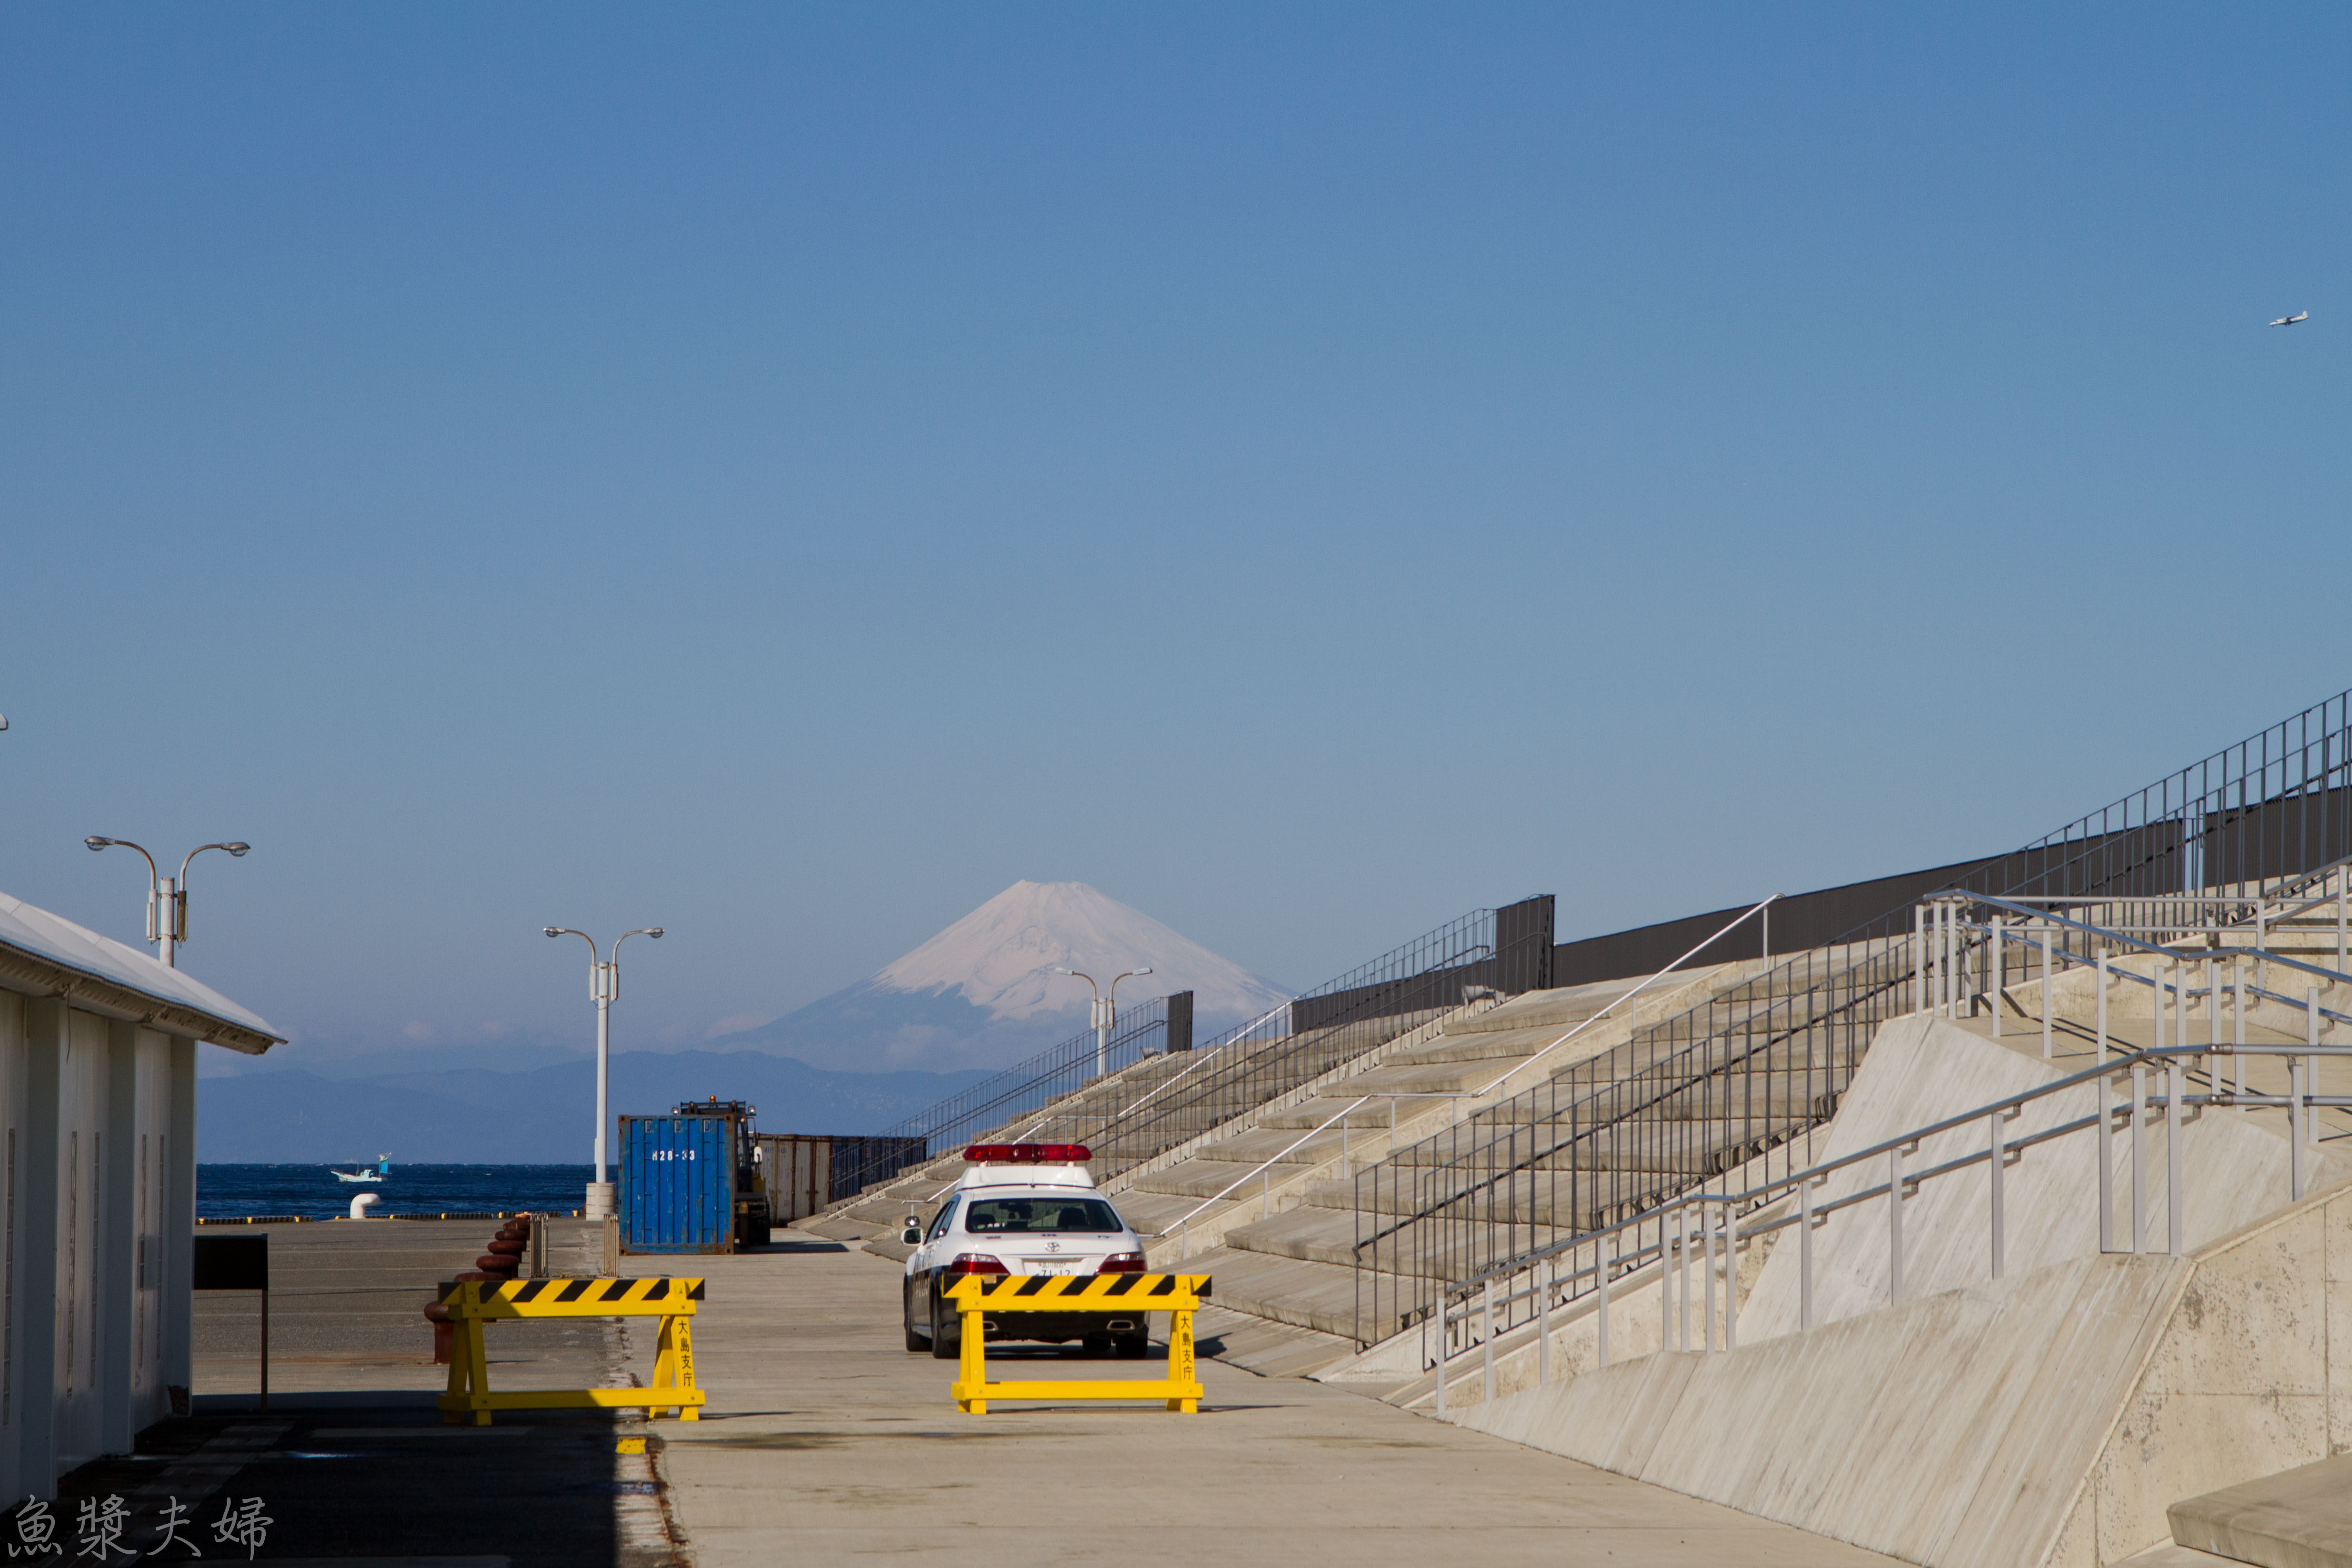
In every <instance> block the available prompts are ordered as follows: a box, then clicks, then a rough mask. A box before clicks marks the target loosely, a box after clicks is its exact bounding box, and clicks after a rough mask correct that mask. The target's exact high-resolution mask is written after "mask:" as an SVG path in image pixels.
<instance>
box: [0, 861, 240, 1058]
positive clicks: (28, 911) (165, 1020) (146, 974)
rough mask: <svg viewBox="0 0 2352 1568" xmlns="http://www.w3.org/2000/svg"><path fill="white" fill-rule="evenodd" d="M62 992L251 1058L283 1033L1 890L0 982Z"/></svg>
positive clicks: (92, 1007) (85, 1004)
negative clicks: (208, 1041)
mask: <svg viewBox="0 0 2352 1568" xmlns="http://www.w3.org/2000/svg"><path fill="white" fill-rule="evenodd" d="M25 984H29V985H32V986H35V987H37V988H39V989H41V990H43V991H45V992H57V991H62V992H64V993H65V994H66V995H68V996H69V997H70V998H72V999H73V1002H74V1005H75V1006H77V1007H79V1008H84V1009H88V1010H89V1011H92V1012H99V1013H104V1014H107V1015H110V1016H111V1017H116V1018H127V1019H139V1020H141V1021H142V1022H146V1023H151V1024H152V1025H153V1026H154V1027H155V1028H157V1029H160V1030H164V1031H166V1032H167V1033H171V1034H182V1035H187V1036H190V1037H192V1038H194V1039H197V1040H211V1041H213V1042H214V1043H215V1044H217V1045H225V1046H226V1047H228V1048H229V1049H230V1050H231V1051H244V1052H245V1053H246V1054H247V1055H248V1056H258V1055H260V1054H261V1053H262V1052H263V1051H268V1049H269V1048H270V1047H271V1046H273V1045H283V1044H285V1043H286V1037H285V1036H284V1035H282V1034H280V1033H278V1031H277V1030H274V1029H272V1028H270V1027H269V1025H268V1022H267V1021H266V1020H265V1019H262V1017H261V1016H260V1015H259V1014H258V1013H255V1012H252V1011H249V1010H248V1009H245V1008H241V1007H239V1006H237V1005H236V1003H235V1002H233V1001H230V1000H229V999H228V998H226V997H225V996H222V995H221V994H220V993H219V992H218V991H215V990H214V989H213V988H211V987H210V986H207V985H205V983H204V982H203V981H202V980H198V979H195V978H193V977H190V976H188V975H185V974H183V973H181V972H180V971H179V970H177V969H173V968H167V967H164V966H163V964H161V963H158V962H157V961H156V960H154V959H153V958H151V957H149V956H147V955H146V954H144V953H142V952H141V951H139V950H138V949H137V948H136V947H131V946H125V945H124V944H122V943H121V942H117V941H115V940H114V939H113V938H112V937H110V936H100V935H99V934H98V933H97V932H95V931H91V930H89V929H87V928H85V927H83V926H79V925H75V924H74V923H73V922H72V921H70V920H67V919H65V918H63V917H62V916H59V915H52V914H50V913H49V912H48V911H47V910H46V909H37V908H36V907H34V906H33V905H32V904H26V903H24V902H22V901H21V900H18V899H14V898H11V897H9V896H8V895H7V894H5V893H0V986H5V987H7V988H9V989H16V988H18V987H19V986H20V985H25Z"/></svg>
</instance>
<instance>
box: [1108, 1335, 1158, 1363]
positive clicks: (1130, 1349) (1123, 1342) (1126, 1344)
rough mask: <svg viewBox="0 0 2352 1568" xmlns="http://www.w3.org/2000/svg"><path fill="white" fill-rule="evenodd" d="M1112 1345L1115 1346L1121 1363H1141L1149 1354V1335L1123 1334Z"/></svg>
mask: <svg viewBox="0 0 2352 1568" xmlns="http://www.w3.org/2000/svg"><path fill="white" fill-rule="evenodd" d="M1112 1343H1113V1344H1115V1345H1116V1346H1117V1348H1118V1358H1119V1360H1121V1361H1141V1360H1142V1359H1143V1358H1144V1357H1145V1356H1147V1355H1150V1354H1151V1338H1150V1335H1149V1334H1139V1333H1123V1334H1121V1335H1119V1336H1118V1339H1117V1340H1115V1341H1113V1342H1112Z"/></svg>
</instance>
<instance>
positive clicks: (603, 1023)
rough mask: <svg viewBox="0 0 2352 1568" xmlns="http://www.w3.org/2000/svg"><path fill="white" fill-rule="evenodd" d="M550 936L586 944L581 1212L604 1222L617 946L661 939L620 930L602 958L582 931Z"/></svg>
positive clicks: (654, 933) (563, 928) (647, 929)
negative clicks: (589, 1147) (590, 1125)
mask: <svg viewBox="0 0 2352 1568" xmlns="http://www.w3.org/2000/svg"><path fill="white" fill-rule="evenodd" d="M541 929H542V930H544V931H545V932H546V933H547V935H548V936H577V937H579V938H580V940H582V941H583V942H585V943H587V944H588V998H589V999H590V1000H591V1001H593V1002H594V1003H595V1004H596V1166H595V1169H594V1171H593V1173H592V1174H591V1176H590V1177H589V1181H588V1194H587V1202H586V1205H585V1209H586V1213H587V1217H588V1218H591V1219H604V1218H609V1217H610V1216H611V1214H612V1212H613V1184H612V1183H611V1182H609V1181H607V1180H605V1179H604V1178H605V1176H606V1175H607V1174H608V1172H607V1169H606V1166H605V1164H604V1126H605V1124H606V1121H607V1120H608V1117H607V1113H606V1109H605V1108H606V1106H607V1105H608V1104H609V1103H611V1099H612V1085H613V998H615V997H617V996H619V995H620V994H621V944H622V943H624V942H626V941H627V940H628V939H629V938H630V937H632V936H650V937H652V938H654V940H656V942H658V941H659V940H661V934H662V928H661V927H660V926H658V925H645V926H640V927H639V928H637V929H636V930H635V931H624V932H622V933H621V934H620V935H619V936H615V937H614V938H613V956H611V957H610V958H606V957H605V956H604V955H603V954H601V953H599V952H598V951H597V950H596V938H594V937H593V936H589V935H588V933H586V932H585V931H574V930H573V929H572V927H571V926H569V925H548V926H543V927H541Z"/></svg>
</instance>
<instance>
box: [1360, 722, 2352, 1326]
mask: <svg viewBox="0 0 2352 1568" xmlns="http://www.w3.org/2000/svg"><path fill="white" fill-rule="evenodd" d="M2347 720H2352V693H2346V694H2342V695H2337V696H2335V697H2331V698H2329V699H2328V700H2327V701H2326V702H2325V703H2322V704H2319V705H2316V706H2313V707H2311V708H2308V709H2305V711H2304V712H2302V713H2300V714H2297V715H2295V716H2294V717H2292V718H2289V719H2287V720H2285V721H2284V722H2282V723H2280V724H2276V725H2273V726H2271V727H2269V728H2267V729H2265V730H2263V731H2262V732H2261V733H2259V734H2257V735H2254V736H2252V737H2249V738H2247V739H2246V740H2243V741H2241V742H2240V743H2238V744H2237V745H2235V746H2232V747H2227V748H2225V749H2224V750H2222V751H2220V752H2217V753H2215V754H2214V755H2213V756H2211V757H2209V758H2205V759H2203V760H2202V761H2200V762H2197V763H2194V764H2192V765H2190V766H2189V767H2188V768H2182V769H2180V770H2179V772H2177V773H2174V774H2171V775H2169V776H2168V777H2167V778H2165V779H2159V780H2158V781H2157V782H2156V783H2154V784H2151V785H2149V786H2148V787H2147V789H2141V790H2138V791H2137V792H2135V793H2133V794H2131V795H2127V796H2126V797H2124V798H2123V799H2122V800H2117V801H2116V802H2115V803H2114V804H2112V805H2110V806H2107V807H2105V808H2104V809H2103V810H2098V811H2095V812H2092V813H2090V814H2088V815H2086V816H2084V817H2083V818H2081V819H2079V820H2077V821H2074V822H2071V823H2069V824H2067V825H2066V826H2065V827H2063V828H2061V829H2059V830H2058V831H2055V832H2053V833H2050V834H2047V835H2045V836H2044V837H2042V838H2041V839H2038V840H2036V841H2033V842H2032V843H2030V844H2027V845H2026V846H2024V847H2023V848H2022V849H2021V850H2019V851H2018V852H2015V853H2013V854H2011V855H2005V856H2002V857H2000V858H1999V859H1997V860H1993V861H1988V862H1979V864H1978V865H1977V866H1976V867H1975V868H1974V869H1972V870H1970V871H1969V872H1967V873H1963V874H1962V875H1961V876H1959V877H1958V878H1957V879H1956V880H1955V882H1954V883H1953V884H1952V888H1953V890H1954V891H1958V892H1968V893H1978V894H1993V895H1996V896H2006V897H2012V898H2019V897H2022V898H2033V897H2078V896H2083V897H2087V896H2095V897H2099V898H2102V899H2106V900H2128V899H2129V898H2131V897H2134V896H2160V895H2163V894H2178V893H2182V892H2188V891H2194V890H2199V889H2202V888H2207V887H2212V886H2217V885H2225V884H2241V883H2242V884H2247V885H2246V886H2245V887H2244V888H2243V889H2242V890H2243V891H2247V892H2248V893H2250V894H2251V895H2252V896H2254V897H2257V898H2260V897H2266V896H2280V895H2284V894H2287V893H2289V892H2290V891H2291V890H2292V889H2293V888H2294V885H2295V884H2296V883H2297V881H2298V879H2299V878H2303V877H2306V876H2307V875H2309V874H2310V873H2311V872H2312V871H2313V870H2315V868H2318V867H2322V866H2325V865H2326V864H2328V863H2329V862H2333V861H2335V860H2337V859H2339V858H2341V857H2343V856H2344V855H2346V854H2347V853H2348V852H2352V816H2348V815H2347V808H2352V788H2347V787H2352V775H2348V774H2347V750H2352V724H2347ZM2255 873H2260V874H2259V875H2257V874H2255ZM1914 924H1915V915H1914V911H1913V908H1912V906H1911V904H1909V903H1908V902H1906V903H1905V904H1901V905H1898V906H1896V907H1893V908H1890V909H1888V910H1887V911H1886V912H1885V913H1884V914H1883V915H1879V916H1877V917H1875V918H1874V919H1872V920H1869V921H1866V922H1864V923H1863V924H1862V925H1858V926H1856V927H1854V928H1853V929H1852V930H1850V931H1848V932H1846V933H1844V934H1843V936H1840V937H1839V938H1838V939H1836V940H1835V941H1833V942H1829V943H1825V944H1822V946H1817V947H1813V948H1811V949H1809V950H1807V951H1805V952H1802V953H1799V954H1795V955H1792V956H1790V958H1789V959H1788V960H1786V961H1785V962H1783V963H1781V964H1780V965H1778V966H1777V967H1774V968H1772V969H1770V970H1769V971H1767V972H1766V973H1764V974H1762V975H1759V976H1757V977H1754V978H1752V979H1751V980H1749V981H1748V982H1747V983H1746V984H1743V985H1740V986H1738V987H1735V988H1730V989H1727V990H1726V991H1724V992H1722V993H1721V994H1718V995H1716V996H1713V997H1710V998H1708V999H1707V1000H1706V1001H1705V1002H1702V1003H1700V1004H1699V1005H1697V1006H1696V1007H1695V1008H1693V1009H1689V1010H1688V1011H1686V1012H1685V1013H1683V1014H1681V1015H1679V1016H1677V1017H1675V1018H1671V1019H1663V1020H1661V1021H1659V1022H1658V1023H1655V1024H1653V1025H1651V1026H1649V1027H1646V1028H1643V1029H1641V1030H1636V1031H1635V1032H1634V1034H1633V1039H1632V1040H1630V1041H1629V1042H1628V1043H1627V1044H1626V1045H1624V1046H1622V1047H1620V1048H1618V1049H1617V1050H1615V1051H1608V1052H1604V1053H1603V1054H1601V1056H1599V1057H1596V1058H1593V1059H1591V1061H1586V1062H1582V1063H1579V1064H1578V1065H1576V1066H1574V1067H1571V1068H1570V1069H1569V1070H1568V1071H1564V1072H1562V1073H1560V1074H1559V1076H1557V1077H1555V1078H1553V1079H1551V1080H1550V1081H1549V1082H1545V1083H1543V1084H1540V1085H1538V1086H1537V1087H1536V1088H1534V1089H1531V1090H1528V1091H1527V1092H1524V1093H1521V1094H1518V1095H1516V1096H1513V1097H1512V1098H1510V1099H1509V1100H1507V1101H1504V1102H1502V1103H1498V1104H1496V1105H1493V1106H1490V1107H1487V1108H1485V1109H1482V1110H1479V1111H1477V1112H1475V1113H1473V1114H1471V1115H1470V1116H1468V1117H1466V1118H1465V1119H1464V1120H1463V1121H1461V1122H1459V1123H1457V1124H1455V1125H1454V1126H1453V1127H1451V1128H1448V1129H1447V1130H1445V1131H1444V1132H1442V1133H1440V1134H1436V1135H1435V1136H1433V1137H1431V1138H1429V1139H1427V1140H1424V1141H1423V1143H1421V1144H1418V1145H1413V1146H1412V1147H1411V1148H1408V1149H1405V1150H1402V1151H1400V1152H1399V1153H1398V1154H1396V1155H1393V1156H1392V1157H1391V1159H1390V1160H1389V1161H1388V1162H1387V1163H1386V1164H1384V1165H1382V1166H1376V1167H1374V1168H1372V1169H1370V1170H1369V1171H1366V1172H1364V1173H1363V1174H1361V1175H1360V1176H1358V1177H1357V1182H1358V1191H1357V1197H1356V1205H1355V1207H1356V1212H1357V1215H1358V1222H1357V1235H1356V1245H1355V1252H1354V1257H1355V1261H1356V1264H1357V1280H1358V1290H1357V1310H1356V1322H1357V1333H1356V1337H1357V1338H1358V1339H1359V1340H1360V1341H1361V1342H1363V1343H1372V1342H1373V1341H1375V1340H1378V1339H1381V1338H1384V1337H1386V1336H1387V1335H1388V1334H1389V1333H1394V1332H1395V1331H1396V1330H1398V1329H1400V1328H1402V1327H1409V1326H1411V1325H1412V1324H1413V1323H1415V1322H1421V1321H1423V1319H1425V1318H1426V1317H1427V1316H1428V1314H1429V1312H1430V1311H1431V1309H1432V1308H1433V1306H1434V1304H1435V1303H1436V1301H1437V1300H1438V1298H1439V1295H1440V1294H1441V1293H1442V1291H1444V1288H1445V1285H1446V1283H1447V1282H1448V1281H1455V1280H1462V1279H1466V1278H1469V1277H1471V1276H1473V1275H1475V1274H1479V1273H1482V1272H1485V1271H1486V1270H1492V1269H1494V1268H1496V1267H1498V1266H1503V1265H1505V1264H1507V1262H1509V1261H1510V1260H1513V1259H1515V1258H1517V1257H1520V1256H1524V1255H1526V1254H1528V1253H1531V1252H1534V1251H1537V1250H1538V1249H1542V1248H1544V1247H1546V1246H1549V1245H1550V1244H1552V1243H1554V1242H1556V1241H1558V1240H1560V1239H1566V1238H1568V1237H1570V1236H1573V1235H1575V1234H1579V1233H1581V1232H1584V1231H1589V1230H1592V1229H1596V1228H1601V1227H1602V1226H1605V1225H1608V1224H1612V1223H1614V1222H1616V1221H1618V1220H1622V1219H1625V1218H1631V1217H1633V1216H1634V1215H1637V1214H1639V1213H1641V1212H1643V1211H1644V1210H1646V1209H1649V1208H1651V1207H1654V1205H1656V1204H1657V1203H1659V1202H1661V1201H1662V1200H1663V1199H1664V1198H1665V1197H1670V1196H1672V1195H1673V1194H1675V1193H1676V1192H1679V1191H1683V1190H1686V1189H1688V1188H1689V1187H1691V1186H1695V1185H1696V1184H1698V1183H1700V1182H1703V1181H1706V1180H1707V1179H1709V1178H1710V1177H1712V1176H1717V1175H1718V1174H1720V1173H1721V1172H1723V1171H1726V1170H1728V1169H1731V1168H1732V1167H1734V1166H1739V1165H1741V1164H1744V1163H1746V1162H1748V1161H1750V1160H1755V1159H1758V1158H1759V1157H1761V1158H1762V1159H1763V1160H1764V1162H1765V1163H1764V1165H1763V1166H1762V1167H1761V1168H1760V1169H1759V1172H1758V1173H1757V1175H1758V1178H1759V1180H1762V1179H1767V1178H1769V1176H1771V1175H1772V1174H1773V1173H1775V1172H1779V1173H1780V1174H1785V1173H1786V1171H1787V1170H1790V1169H1796V1168H1801V1166H1804V1165H1806V1164H1809V1163H1810V1162H1811V1158H1812V1155H1813V1154H1814V1148H1813V1135H1812V1134H1813V1133H1814V1130H1815V1129H1816V1128H1818V1127H1819V1126H1820V1125H1821V1124H1822V1123H1823V1122H1824V1121H1826V1120H1827V1119H1828V1118H1829V1116H1830V1115H1831V1114H1832V1113H1833V1112H1834V1111H1835V1109H1836V1106H1837V1103H1838V1099H1839V1097H1840V1095H1842V1094H1843V1092H1844V1090H1845V1087H1846V1084H1847V1083H1848V1082H1849V1081H1850V1080H1851V1079H1852V1077H1853V1070H1854V1068H1855V1066H1856V1065H1857V1064H1858V1063H1859V1062H1860V1061H1861V1059H1862V1054H1863V1052H1864V1051H1865V1050H1867V1049H1868V1047H1869V1043H1870V1040H1871V1038H1872V1036H1873V1035H1874V1033H1875V1032H1876V1030H1877V1029H1878V1027H1879V1025H1880V1024H1882V1023H1884V1022H1885V1021H1886V1020H1887V1019H1890V1018H1892V1017H1894V1016H1895V1015H1896V1014H1898V1013H1902V1012H1906V1011H1908V1010H1910V1007H1911V1001H1912V998H1913V994H1914V987H1915V984H1916V978H1917V977H1916V972H1915V964H1916V959H1915V952H1916V944H1915V943H1914V941H1913V940H1912V937H1913V929H1914ZM1790 1162H1794V1163H1793V1164H1791V1163H1790ZM1652 1240H1653V1241H1654V1240H1655V1238H1653V1239H1652Z"/></svg>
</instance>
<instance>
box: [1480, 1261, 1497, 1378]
mask: <svg viewBox="0 0 2352 1568" xmlns="http://www.w3.org/2000/svg"><path fill="white" fill-rule="evenodd" d="M1481 1309H1482V1310H1483V1311H1484V1312H1485V1314H1486V1322H1484V1323H1483V1324H1482V1325H1481V1335H1480V1337H1481V1339H1482V1340H1483V1342H1484V1349H1485V1351H1486V1403H1487V1404H1489V1405H1492V1404H1493V1403H1494V1402H1495V1281H1492V1280H1489V1281H1486V1290H1485V1291H1484V1293H1483V1300H1482V1301H1481Z"/></svg>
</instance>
